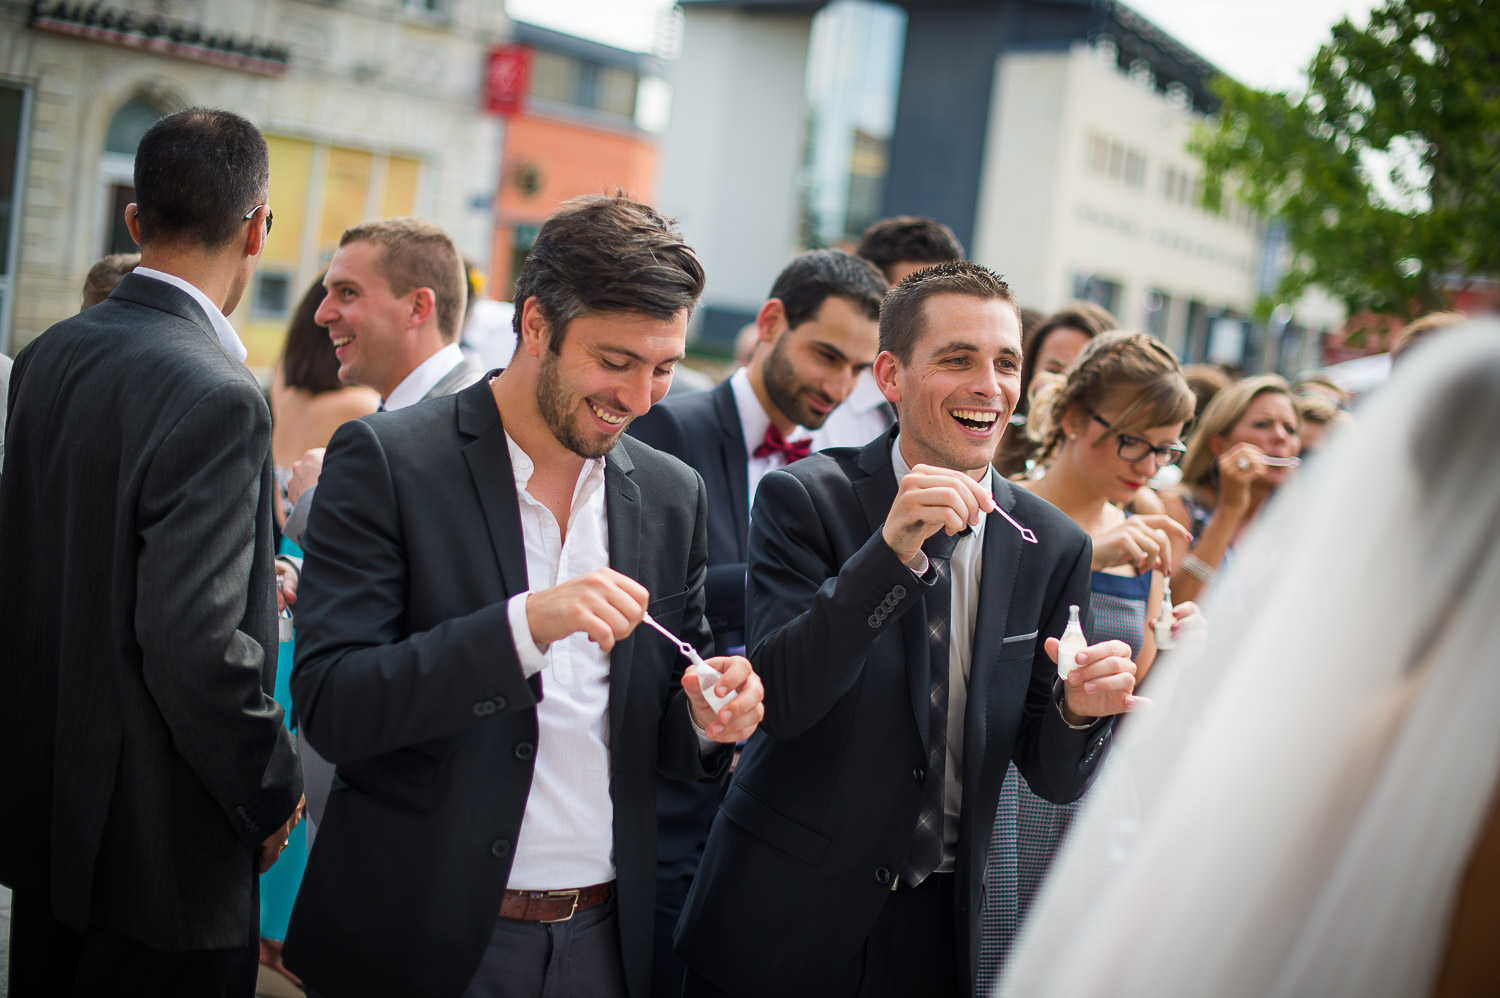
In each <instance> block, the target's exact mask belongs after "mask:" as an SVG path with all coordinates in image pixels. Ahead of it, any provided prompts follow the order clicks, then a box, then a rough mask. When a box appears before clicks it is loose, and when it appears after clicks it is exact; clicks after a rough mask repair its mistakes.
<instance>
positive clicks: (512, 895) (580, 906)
mask: <svg viewBox="0 0 1500 998" xmlns="http://www.w3.org/2000/svg"><path fill="white" fill-rule="evenodd" d="M614 892H615V885H614V881H610V882H609V883H607V884H595V885H594V886H592V887H577V888H572V889H569V890H565V891H506V892H505V899H504V900H503V901H501V902H500V917H501V918H514V919H517V920H519V921H522V922H566V921H567V920H568V919H570V918H572V917H573V916H574V915H576V914H578V913H579V912H580V911H583V910H584V909H585V908H592V907H594V905H596V904H603V903H604V902H605V901H608V900H609V898H610V895H611V894H613V893H614Z"/></svg>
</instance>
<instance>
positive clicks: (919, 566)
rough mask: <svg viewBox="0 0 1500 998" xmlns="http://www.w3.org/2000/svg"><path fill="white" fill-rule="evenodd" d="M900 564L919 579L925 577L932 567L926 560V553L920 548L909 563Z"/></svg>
mask: <svg viewBox="0 0 1500 998" xmlns="http://www.w3.org/2000/svg"><path fill="white" fill-rule="evenodd" d="M901 564H903V565H905V566H906V567H907V568H908V569H910V570H911V574H913V575H915V576H916V577H917V578H919V579H920V578H922V577H923V576H925V575H926V574H927V570H928V569H929V568H931V567H932V562H930V561H928V560H927V552H926V551H923V550H922V549H921V548H918V549H917V553H916V554H914V555H912V557H911V560H910V561H903V562H902V563H901Z"/></svg>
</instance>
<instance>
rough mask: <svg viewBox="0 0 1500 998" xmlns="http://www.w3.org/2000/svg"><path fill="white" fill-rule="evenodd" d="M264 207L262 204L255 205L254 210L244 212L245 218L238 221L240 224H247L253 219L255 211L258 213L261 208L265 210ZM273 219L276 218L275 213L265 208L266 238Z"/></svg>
mask: <svg viewBox="0 0 1500 998" xmlns="http://www.w3.org/2000/svg"><path fill="white" fill-rule="evenodd" d="M265 207H266V206H265V205H264V204H258V205H256V206H255V207H254V208H251V209H250V210H249V211H247V212H245V217H244V218H242V219H240V221H242V222H248V221H250V219H252V218H254V217H255V213H256V212H257V211H260V210H261V209H262V208H265ZM275 217H276V213H275V212H274V211H271V210H270V209H269V208H267V209H266V235H268V236H269V235H270V234H271V219H273V218H275Z"/></svg>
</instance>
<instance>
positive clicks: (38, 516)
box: [0, 275, 301, 950]
mask: <svg viewBox="0 0 1500 998" xmlns="http://www.w3.org/2000/svg"><path fill="white" fill-rule="evenodd" d="M10 402H11V422H10V427H9V449H8V451H7V453H6V464H7V471H6V473H5V475H4V478H3V481H0V565H3V566H4V570H3V571H0V641H3V643H4V645H3V647H4V651H3V652H0V662H3V666H0V759H4V760H5V762H4V765H0V799H4V801H5V804H6V813H7V818H6V820H4V821H0V880H3V881H4V882H5V883H7V884H10V885H12V886H15V887H17V888H19V889H22V890H28V891H32V892H35V893H39V894H42V895H43V896H45V895H46V894H48V893H49V892H50V897H51V904H52V911H53V913H54V914H55V916H56V917H57V918H58V919H59V920H61V921H62V922H64V923H66V924H68V925H70V926H72V927H74V928H75V929H82V928H83V927H84V926H86V925H97V926H104V927H108V928H111V929H115V930H118V931H120V932H122V933H124V934H126V935H128V936H130V937H132V938H134V939H137V940H139V941H141V942H143V943H145V944H147V945H148V946H152V947H156V948H158V949H165V950H181V949H211V948H226V947H232V946H243V945H245V944H246V942H247V940H248V939H249V938H250V935H251V932H252V930H253V928H254V926H255V925H256V924H257V923H258V919H259V911H258V910H256V908H255V907H254V905H253V901H254V898H255V892H254V887H255V870H254V865H253V864H254V860H253V856H254V852H255V849H256V847H257V846H258V845H259V844H260V843H261V841H262V840H263V839H265V838H267V837H269V836H270V835H271V834H272V832H274V831H275V830H276V829H277V827H278V826H279V825H281V823H282V822H284V821H285V820H286V818H287V816H288V815H290V814H291V812H292V808H293V807H294V806H295V805H296V802H297V798H298V796H299V795H300V793H301V771H300V770H299V768H298V766H297V759H296V755H295V752H294V750H293V747H292V742H291V738H290V736H289V735H288V734H287V732H286V729H285V728H284V727H283V725H282V711H281V708H280V707H278V706H277V705H276V701H275V700H274V699H273V698H272V696H271V693H272V690H273V688H274V684H275V672H276V577H275V568H274V561H273V551H272V547H271V543H272V541H271V538H272V536H273V528H272V524H271V503H272V501H273V497H274V496H275V489H274V486H273V484H272V478H271V458H270V441H271V418H270V413H269V412H268V411H267V410H266V404H265V402H264V401H263V399H262V398H261V394H260V388H259V386H258V385H257V384H256V382H255V379H254V378H253V377H251V375H250V373H249V372H248V371H246V370H245V368H244V366H243V365H241V364H240V363H239V362H238V361H237V360H234V359H233V358H231V357H229V356H228V355H227V354H225V353H224V351H223V349H222V348H221V347H220V345H219V342H218V339H217V338H216V336H215V335H214V331H213V327H212V326H211V325H210V324H209V321H208V317H207V316H206V315H205V314H204V313H203V310H202V309H201V308H200V307H199V306H198V305H197V304H196V303H195V302H194V301H193V299H192V298H190V297H189V296H188V295H187V294H185V293H183V292H182V291H180V290H178V289H176V288H174V287H172V286H171V285H168V284H166V283H164V282H162V281H158V280H154V279H152V278H148V277H140V276H135V275H128V276H126V278H125V279H124V280H123V281H121V282H120V285H119V287H118V288H117V289H116V290H115V292H114V294H113V295H112V296H111V297H110V298H109V299H108V300H107V301H104V302H102V303H101V304H99V305H96V306H94V307H93V308H91V309H88V310H87V311H85V312H83V313H82V314H80V315H77V316H74V317H73V318H71V319H66V320H64V321H63V322H60V323H58V324H57V325H55V326H53V327H52V328H51V329H50V330H48V331H47V332H46V333H43V334H42V336H41V337H40V338H38V339H37V340H36V342H34V343H32V344H31V345H30V346H28V347H27V348H26V349H25V350H23V351H21V355H20V357H19V358H18V359H17V360H16V364H15V369H14V371H13V373H12V377H11V398H10Z"/></svg>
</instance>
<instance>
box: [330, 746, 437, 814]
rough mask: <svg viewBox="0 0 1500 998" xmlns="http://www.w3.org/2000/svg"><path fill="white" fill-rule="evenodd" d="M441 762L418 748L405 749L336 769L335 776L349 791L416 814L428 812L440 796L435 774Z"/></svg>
mask: <svg viewBox="0 0 1500 998" xmlns="http://www.w3.org/2000/svg"><path fill="white" fill-rule="evenodd" d="M442 765H443V761H442V759H440V758H439V757H438V756H436V755H434V754H432V753H430V752H427V751H424V750H422V749H418V748H414V747H407V748H400V749H396V750H395V751H394V752H386V753H384V754H383V755H378V756H373V757H371V758H368V759H359V760H357V761H354V762H349V763H345V764H344V765H342V766H339V767H338V771H337V777H338V779H339V780H341V781H342V782H343V783H345V784H346V785H347V786H348V787H349V789H351V790H354V791H356V792H357V793H361V794H364V795H365V796H366V797H371V798H373V799H375V800H378V801H380V802H381V803H384V804H389V805H390V806H392V807H395V808H399V809H401V810H403V811H410V812H413V813H417V814H422V813H425V812H427V811H429V810H431V809H432V807H433V805H434V804H436V803H437V799H438V798H439V797H440V796H441V793H442V788H441V786H439V784H438V773H439V771H440V770H441V769H442Z"/></svg>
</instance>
